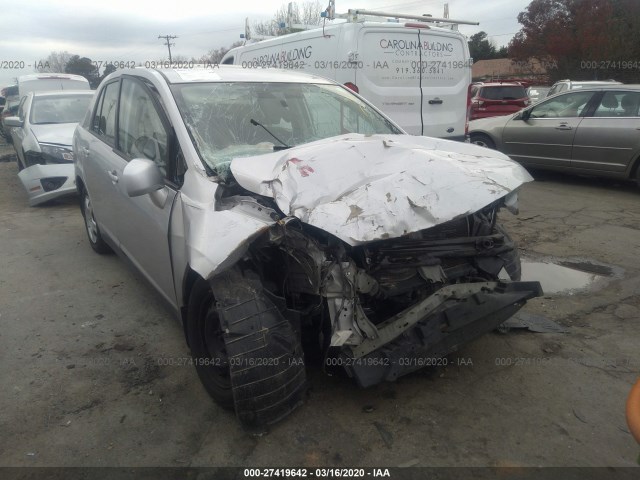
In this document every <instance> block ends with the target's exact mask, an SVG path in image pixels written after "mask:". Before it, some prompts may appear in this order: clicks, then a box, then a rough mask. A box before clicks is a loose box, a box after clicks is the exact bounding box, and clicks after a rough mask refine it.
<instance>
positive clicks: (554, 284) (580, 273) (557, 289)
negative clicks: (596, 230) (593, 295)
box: [506, 257, 622, 295]
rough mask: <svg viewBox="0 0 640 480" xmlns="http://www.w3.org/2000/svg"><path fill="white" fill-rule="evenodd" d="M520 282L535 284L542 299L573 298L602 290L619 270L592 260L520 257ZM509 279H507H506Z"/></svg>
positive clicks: (620, 274) (620, 275)
mask: <svg viewBox="0 0 640 480" xmlns="http://www.w3.org/2000/svg"><path fill="white" fill-rule="evenodd" d="M521 264H522V280H523V281H531V280H537V281H539V282H540V283H541V285H542V290H543V291H544V293H545V295H553V294H569V295H571V294H573V293H577V292H579V291H582V290H588V289H593V288H601V287H603V286H604V285H605V284H606V283H608V282H609V281H610V280H611V279H613V278H614V277H617V278H620V277H622V270H621V269H619V268H616V267H611V266H608V265H604V264H601V263H596V262H594V261H591V260H561V259H532V258H526V257H523V258H522V259H521ZM506 278H508V277H506Z"/></svg>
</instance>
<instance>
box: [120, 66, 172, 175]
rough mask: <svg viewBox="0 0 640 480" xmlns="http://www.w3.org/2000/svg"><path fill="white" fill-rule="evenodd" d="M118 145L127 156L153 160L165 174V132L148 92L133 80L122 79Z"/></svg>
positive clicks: (166, 152) (166, 144)
mask: <svg viewBox="0 0 640 480" xmlns="http://www.w3.org/2000/svg"><path fill="white" fill-rule="evenodd" d="M118 134H119V136H118V143H119V144H118V149H119V150H121V151H122V152H124V153H126V154H127V155H128V156H129V157H130V158H148V159H149V160H153V161H154V162H155V163H156V164H157V165H158V167H159V168H160V171H161V172H162V175H164V176H165V177H166V176H167V165H168V157H169V151H168V134H167V130H166V128H165V126H164V124H163V123H162V120H161V117H160V115H159V113H158V111H157V110H156V107H155V105H154V103H153V99H152V98H151V96H150V94H149V92H148V91H147V90H146V89H145V88H144V86H143V85H142V84H141V83H140V82H138V81H135V80H132V79H130V78H125V79H123V81H122V95H121V97H120V114H119V119H118Z"/></svg>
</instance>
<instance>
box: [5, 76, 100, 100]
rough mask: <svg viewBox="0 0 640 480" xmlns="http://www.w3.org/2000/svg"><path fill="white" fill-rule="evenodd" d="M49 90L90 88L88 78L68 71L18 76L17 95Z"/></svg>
mask: <svg viewBox="0 0 640 480" xmlns="http://www.w3.org/2000/svg"><path fill="white" fill-rule="evenodd" d="M49 90H91V87H90V86H89V80H87V79H86V78H84V77H83V76H81V75H72V74H70V73H36V74H33V75H22V76H20V77H18V96H19V97H20V98H22V97H24V96H25V95H26V94H27V93H29V92H43V91H49Z"/></svg>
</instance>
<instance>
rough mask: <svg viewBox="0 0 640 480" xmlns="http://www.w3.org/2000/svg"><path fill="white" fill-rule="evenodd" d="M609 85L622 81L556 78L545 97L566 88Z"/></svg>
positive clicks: (618, 83)
mask: <svg viewBox="0 0 640 480" xmlns="http://www.w3.org/2000/svg"><path fill="white" fill-rule="evenodd" d="M609 85H622V82H616V81H615V80H585V81H582V80H580V81H577V82H574V81H572V80H558V81H557V82H556V83H554V84H553V86H552V87H551V89H550V90H549V92H548V93H547V97H550V96H551V95H555V94H556V93H561V92H566V91H567V90H577V89H579V88H593V87H607V86H609Z"/></svg>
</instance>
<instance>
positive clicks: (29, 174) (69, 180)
mask: <svg viewBox="0 0 640 480" xmlns="http://www.w3.org/2000/svg"><path fill="white" fill-rule="evenodd" d="M18 177H19V178H20V181H21V182H22V185H23V186H24V188H25V189H26V191H27V194H28V195H29V205H30V206H32V207H33V206H35V205H39V204H41V203H44V202H48V201H49V200H53V199H54V198H59V197H63V196H66V195H73V194H75V193H77V192H76V182H75V177H74V171H73V163H63V164H55V165H33V166H31V167H27V168H25V169H24V170H22V171H21V172H20V173H18Z"/></svg>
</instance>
